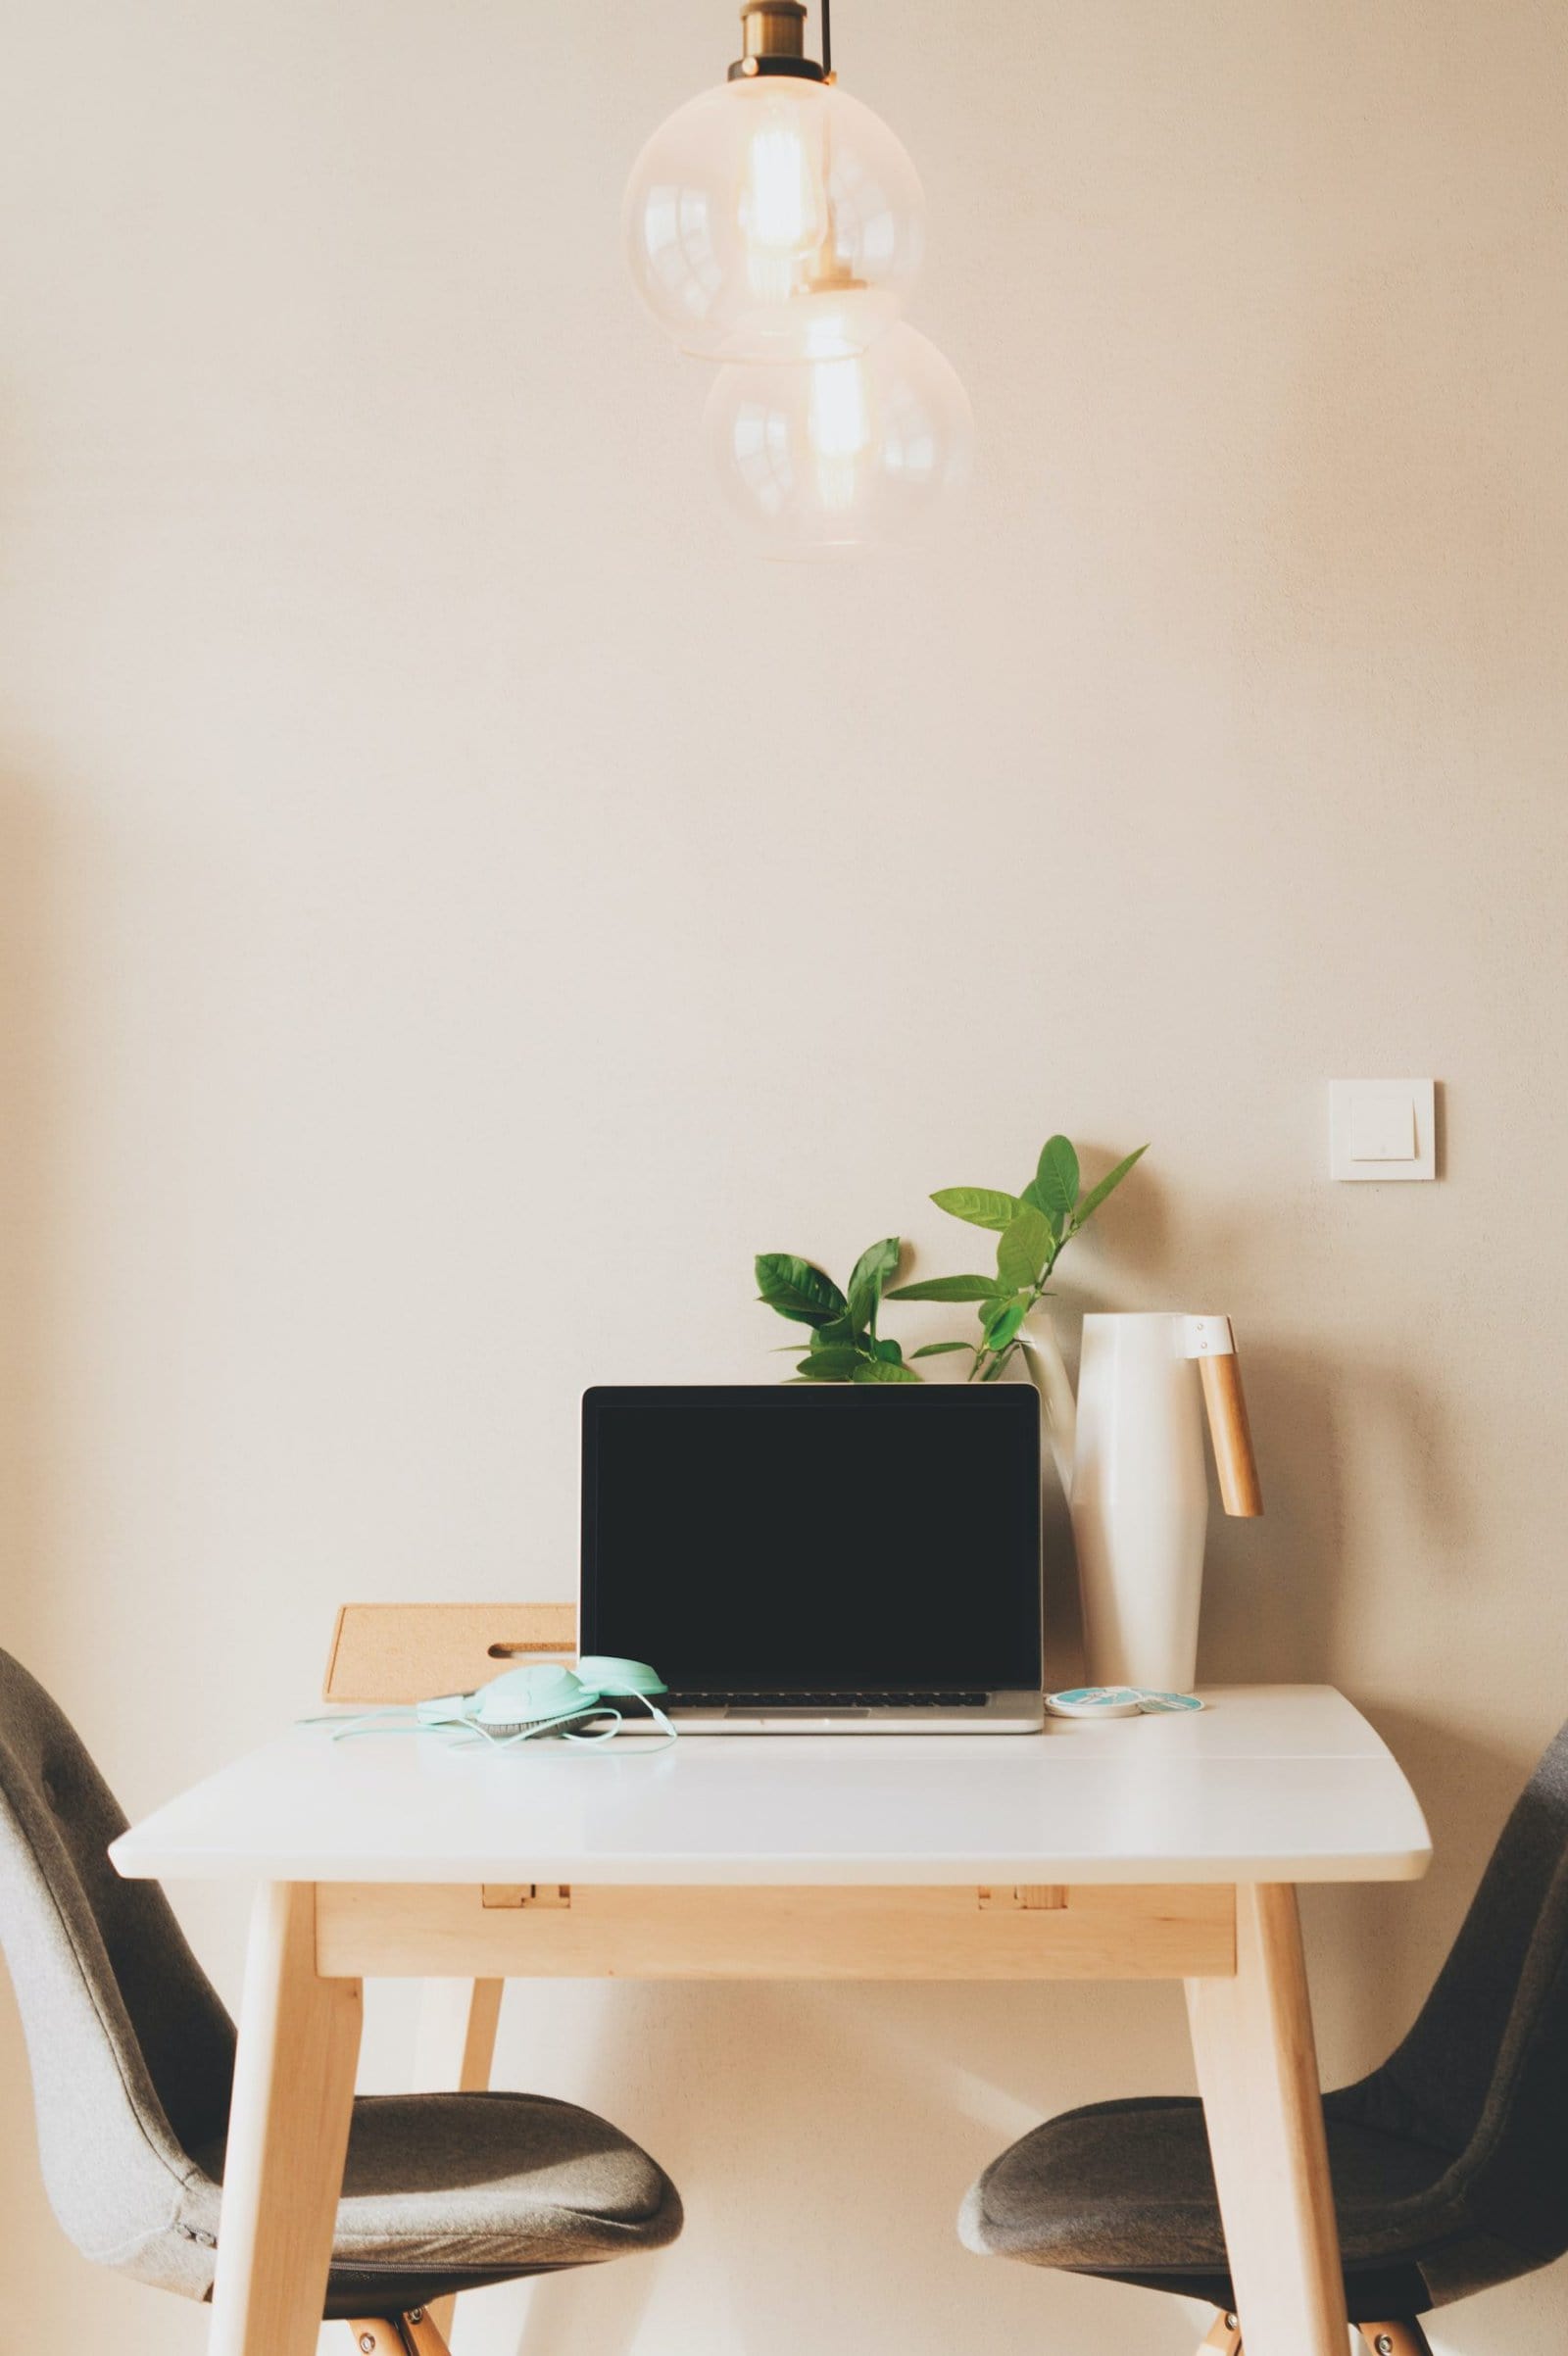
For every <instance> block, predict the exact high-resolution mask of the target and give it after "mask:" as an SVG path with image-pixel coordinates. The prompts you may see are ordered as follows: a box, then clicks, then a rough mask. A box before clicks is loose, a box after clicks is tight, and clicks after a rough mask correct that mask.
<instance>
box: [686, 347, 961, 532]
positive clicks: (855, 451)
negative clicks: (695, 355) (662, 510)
mask: <svg viewBox="0 0 1568 2356" xmlns="http://www.w3.org/2000/svg"><path fill="white" fill-rule="evenodd" d="M706 424H707V433H708V442H709V451H710V455H711V458H712V461H713V464H714V466H715V468H716V470H717V473H718V478H719V483H720V486H721V488H722V489H723V492H724V494H725V497H726V499H727V500H728V502H729V505H730V507H731V509H732V510H733V511H734V512H735V513H736V514H737V515H738V516H739V517H740V520H741V522H742V523H743V525H744V526H745V527H746V530H747V533H748V536H749V537H750V538H751V539H752V540H754V542H756V543H757V544H758V546H759V547H760V549H761V551H762V553H763V554H765V555H768V556H774V557H795V558H802V557H805V558H811V557H832V556H843V555H850V554H853V553H854V552H855V551H856V550H858V549H863V548H868V547H871V546H873V545H875V544H877V543H878V542H881V541H885V540H890V539H895V538H897V537H898V536H899V535H901V534H902V533H904V532H906V531H907V530H909V529H910V528H911V527H913V526H914V525H916V524H918V523H919V522H920V521H921V520H922V518H923V517H925V516H927V515H930V514H932V513H933V512H934V511H935V510H936V509H938V508H939V507H941V505H942V504H943V502H944V501H945V499H946V498H947V497H948V495H949V494H950V493H953V492H956V491H957V490H959V489H961V487H962V485H963V484H964V482H965V481H966V480H967V478H968V472H969V462H970V457H971V454H972V448H973V440H974V418H973V416H972V414H971V412H970V408H969V401H968V396H967V395H966V394H965V392H964V389H963V386H962V385H961V384H960V383H959V381H958V379H957V376H956V374H955V372H954V370H953V368H951V367H950V366H949V364H948V363H947V361H946V360H944V358H943V357H942V354H941V353H940V352H939V351H938V350H937V348H936V346H935V344H933V343H929V342H928V341H927V340H926V338H925V337H924V336H923V335H917V334H916V332H915V330H914V329H913V328H912V327H910V326H907V325H905V324H904V323H903V322H901V323H900V324H899V325H897V326H895V327H890V328H889V329H888V331H887V333H886V334H885V335H880V336H878V338H877V340H876V342H875V343H874V344H872V345H871V346H870V347H869V349H868V350H866V351H864V352H860V353H847V354H843V355H837V356H834V357H832V358H829V359H826V360H808V361H794V362H782V363H777V364H768V365H765V366H760V367H759V366H756V365H753V366H749V367H730V368H721V369H720V371H719V374H718V377H717V380H716V381H715V383H714V386H713V389H712V392H711V395H710V397H709V402H708V413H707V420H706Z"/></svg>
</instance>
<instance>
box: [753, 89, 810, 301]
mask: <svg viewBox="0 0 1568 2356" xmlns="http://www.w3.org/2000/svg"><path fill="white" fill-rule="evenodd" d="M796 114H797V110H796V109H795V108H793V107H791V106H789V105H788V104H786V105H783V106H770V107H769V108H768V111H767V117H766V119H765V120H764V121H763V122H762V123H759V125H758V127H757V128H756V130H754V131H753V133H752V136H751V138H750V140H749V141H748V143H747V149H746V178H745V182H744V185H743V187H742V190H741V203H740V220H741V231H742V234H743V236H744V237H745V240H746V275H747V279H748V282H749V284H750V286H751V289H752V292H753V294H754V295H755V296H756V297H757V300H758V301H759V303H762V304H779V303H787V302H788V301H789V300H790V297H791V295H792V294H793V293H794V292H795V289H796V285H797V282H798V279H799V276H800V272H801V270H802V268H803V266H804V265H805V264H807V263H808V262H809V260H810V257H811V256H812V255H813V254H815V253H816V252H818V251H819V249H820V248H821V246H822V243H823V240H824V239H825V237H826V236H827V232H828V208H827V194H826V191H825V190H824V188H823V186H822V181H821V177H820V174H819V172H818V171H817V168H816V161H815V158H814V157H813V156H812V155H811V153H810V150H809V147H808V145H807V142H806V140H805V139H804V138H803V137H802V136H801V125H800V123H798V122H797V121H796Z"/></svg>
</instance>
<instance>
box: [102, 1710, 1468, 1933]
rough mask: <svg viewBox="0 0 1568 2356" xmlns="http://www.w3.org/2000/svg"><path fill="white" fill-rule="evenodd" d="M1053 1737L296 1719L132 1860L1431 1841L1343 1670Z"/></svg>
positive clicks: (1302, 1858)
mask: <svg viewBox="0 0 1568 2356" xmlns="http://www.w3.org/2000/svg"><path fill="white" fill-rule="evenodd" d="M1206 1698H1207V1699H1208V1701H1209V1703H1210V1706H1209V1707H1208V1708H1207V1709H1205V1710H1203V1711H1202V1712H1201V1713H1195V1714H1193V1715H1191V1716H1184V1717H1159V1718H1124V1719H1115V1720H1110V1721H1103V1722H1100V1723H1098V1724H1094V1723H1085V1722H1069V1721H1065V1720H1055V1719H1054V1720H1053V1721H1052V1722H1051V1724H1050V1726H1049V1728H1048V1730H1047V1732H1046V1733H1045V1734H1043V1735H925V1736H905V1735H895V1736H844V1735H840V1736H828V1737H824V1736H815V1735H757V1736H708V1737H703V1736H692V1735H688V1736H684V1737H683V1738H682V1739H681V1741H680V1742H678V1743H676V1744H675V1745H673V1747H665V1748H663V1749H658V1750H654V1749H648V1748H646V1747H643V1746H641V1744H637V1745H634V1744H633V1743H631V1742H627V1741H625V1740H624V1739H621V1738H617V1739H616V1741H615V1742H611V1743H608V1744H606V1745H605V1746H604V1748H603V1749H598V1750H596V1749H592V1748H584V1747H576V1746H572V1745H569V1744H566V1743H564V1742H555V1741H547V1742H529V1743H524V1744H522V1745H521V1746H519V1747H518V1748H516V1749H514V1750H509V1751H500V1752H497V1751H490V1750H482V1749H478V1748H471V1747H467V1746H466V1745H461V1744H460V1745H458V1746H454V1745H453V1744H452V1742H450V1740H449V1739H448V1738H444V1737H442V1736H438V1735H432V1734H428V1733H412V1732H405V1733H397V1734H388V1735H378V1736H369V1737H365V1738H361V1739H357V1740H355V1741H352V1742H333V1740H332V1739H331V1732H330V1729H329V1728H326V1727H323V1726H319V1725H317V1726H300V1727H295V1728H293V1729H291V1730H290V1731H289V1732H288V1733H287V1734H285V1735H283V1736H281V1737H279V1739H278V1740H277V1741H276V1742H270V1743H269V1744H268V1745H267V1746H266V1747H265V1748H264V1749H261V1750H258V1751H253V1752H252V1753H251V1754H250V1756H249V1757H247V1758H243V1759H239V1760H237V1761H236V1762H235V1763H234V1764H233V1765H232V1766H229V1767H224V1768H221V1769H220V1771H219V1772H218V1774H216V1775H214V1776H211V1777H209V1778H208V1780H207V1781H206V1782H205V1783H202V1784H198V1785H197V1786H196V1787H195V1788H194V1789H193V1790H192V1791H189V1792H184V1793H183V1794H182V1795H181V1796H180V1797H179V1798H177V1799H173V1800H171V1801H170V1802H169V1804H168V1806H167V1807H163V1808H160V1809H159V1810H158V1811H157V1813H156V1814H155V1815H152V1816H149V1817H148V1818H146V1820H145V1821H144V1822H143V1823H141V1824H139V1825H136V1826H135V1827H134V1828H133V1829H132V1830H131V1831H130V1832H128V1833H126V1834H124V1835H123V1838H122V1839H121V1840H119V1841H116V1843H115V1845H114V1848H113V1850H112V1851H111V1854H112V1856H113V1857H114V1861H115V1863H116V1865H117V1866H118V1867H119V1869H120V1871H121V1872H122V1873H123V1874H125V1875H128V1876H130V1877H131V1878H133V1879H136V1878H139V1879H144V1880H145V1879H157V1880H168V1881H179V1880H202V1881H226V1880H236V1881H299V1882H464V1883H474V1882H514V1883H515V1882H600V1883H622V1884H625V1883H641V1884H650V1885H651V1884H692V1883H707V1884H724V1883H751V1884H758V1883H773V1884H783V1885H787V1884H802V1883H816V1884H822V1883H846V1884H848V1883H855V1884H882V1885H891V1886H898V1885H906V1886H909V1885H919V1884H931V1883H952V1882H967V1881H970V1880H978V1881H987V1880H991V1881H998V1882H1008V1883H1012V1882H1261V1881H1279V1882H1379V1881H1403V1880H1408V1879H1411V1878H1413V1877H1414V1876H1416V1875H1418V1874H1421V1873H1423V1872H1424V1871H1425V1870H1426V1866H1427V1863H1428V1860H1429V1857H1430V1854H1431V1850H1430V1843H1429V1841H1428V1836H1427V1828H1426V1824H1425V1821H1424V1819H1423V1817H1422V1814H1421V1809H1420V1805H1419V1803H1418V1802H1417V1800H1416V1797H1415V1794H1414V1792H1412V1791H1411V1790H1410V1787H1409V1785H1408V1784H1407V1783H1406V1782H1405V1779H1404V1776H1403V1775H1402V1773H1401V1772H1400V1770H1399V1768H1398V1767H1397V1764H1396V1763H1395V1760H1394V1759H1393V1757H1392V1756H1391V1754H1390V1753H1389V1751H1388V1750H1387V1748H1386V1747H1385V1745H1384V1744H1383V1742H1382V1741H1381V1740H1380V1739H1379V1737H1378V1736H1377V1735H1375V1734H1374V1733H1373V1731H1372V1729H1371V1727H1370V1726H1369V1725H1368V1724H1367V1722H1366V1720H1365V1719H1364V1718H1363V1717H1362V1716H1361V1714H1360V1712H1359V1711H1358V1710H1356V1709H1354V1708H1353V1707H1352V1706H1351V1704H1350V1703H1349V1702H1348V1701H1347V1700H1346V1699H1345V1697H1344V1696H1343V1694H1340V1693H1336V1692H1335V1691H1334V1689H1333V1688H1332V1687H1331V1686H1272V1687H1270V1686H1232V1687H1222V1688H1219V1689H1216V1690H1214V1691H1213V1692H1211V1693H1209V1694H1208V1695H1207V1696H1206Z"/></svg>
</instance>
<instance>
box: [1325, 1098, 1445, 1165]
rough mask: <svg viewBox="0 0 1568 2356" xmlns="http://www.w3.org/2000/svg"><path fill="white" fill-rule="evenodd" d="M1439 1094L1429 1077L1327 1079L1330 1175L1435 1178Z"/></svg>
mask: <svg viewBox="0 0 1568 2356" xmlns="http://www.w3.org/2000/svg"><path fill="white" fill-rule="evenodd" d="M1437 1093H1438V1092H1437V1084H1436V1082H1435V1081H1432V1080H1331V1081H1330V1082H1329V1174H1330V1176H1331V1177H1334V1178H1348V1179H1357V1178H1359V1179H1373V1180H1378V1181H1382V1182H1383V1183H1385V1184H1386V1183H1387V1182H1388V1180H1389V1179H1391V1178H1436V1176H1437V1174H1438V1156H1437Z"/></svg>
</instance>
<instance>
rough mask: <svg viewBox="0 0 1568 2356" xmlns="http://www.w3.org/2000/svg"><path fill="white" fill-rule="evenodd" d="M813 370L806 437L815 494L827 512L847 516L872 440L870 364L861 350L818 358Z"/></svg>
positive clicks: (811, 364) (810, 366) (810, 364)
mask: <svg viewBox="0 0 1568 2356" xmlns="http://www.w3.org/2000/svg"><path fill="white" fill-rule="evenodd" d="M809 376H810V380H811V384H810V393H809V399H808V404H807V413H806V438H807V441H808V442H809V445H810V448H811V451H812V453H813V455H814V457H815V460H816V495H817V498H818V500H819V502H820V504H821V506H822V509H823V511H824V513H826V514H828V515H845V514H847V513H848V512H850V511H851V510H852V509H853V508H854V506H855V491H856V467H857V465H858V462H859V461H860V460H862V459H863V458H864V457H865V454H866V452H867V451H868V450H869V449H870V448H871V444H872V439H873V428H872V420H871V397H870V387H869V385H868V384H867V382H866V371H865V364H864V362H863V361H862V360H861V359H860V358H859V357H858V355H852V356H851V357H850V358H848V359H846V360H816V361H812V362H811V363H809Z"/></svg>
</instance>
